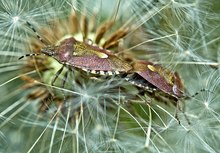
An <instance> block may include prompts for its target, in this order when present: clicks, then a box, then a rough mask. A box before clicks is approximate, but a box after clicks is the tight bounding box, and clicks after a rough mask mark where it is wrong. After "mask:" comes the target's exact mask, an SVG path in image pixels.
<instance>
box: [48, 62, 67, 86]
mask: <svg viewBox="0 0 220 153" xmlns="http://www.w3.org/2000/svg"><path fill="white" fill-rule="evenodd" d="M64 67H65V65H63V66H62V67H61V68H60V69H59V70H58V71H57V72H56V74H55V77H54V78H53V80H52V81H51V85H52V86H53V84H54V82H55V81H56V79H57V78H58V77H59V75H60V74H61V72H62V71H63V68H64Z"/></svg>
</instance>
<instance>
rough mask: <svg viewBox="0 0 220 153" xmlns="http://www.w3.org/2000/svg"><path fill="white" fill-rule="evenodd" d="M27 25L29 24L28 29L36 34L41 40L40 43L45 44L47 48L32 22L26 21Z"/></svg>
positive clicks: (45, 43)
mask: <svg viewBox="0 0 220 153" xmlns="http://www.w3.org/2000/svg"><path fill="white" fill-rule="evenodd" d="M26 23H27V25H28V27H29V28H30V29H31V30H32V31H33V32H34V33H35V35H36V36H37V38H38V39H39V40H40V42H42V44H44V45H45V46H47V45H48V44H47V42H46V41H45V40H44V39H43V38H42V37H41V36H40V35H39V34H38V32H37V31H36V29H35V28H34V26H33V25H32V24H31V23H30V22H28V21H26Z"/></svg>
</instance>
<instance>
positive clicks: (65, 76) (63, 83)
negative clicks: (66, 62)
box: [61, 69, 69, 88]
mask: <svg viewBox="0 0 220 153" xmlns="http://www.w3.org/2000/svg"><path fill="white" fill-rule="evenodd" d="M68 74H69V69H68V71H66V72H65V74H64V77H63V81H62V86H61V87H62V88H64V86H65V84H66V80H67V78H68Z"/></svg>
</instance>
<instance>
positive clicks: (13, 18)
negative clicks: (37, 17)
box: [12, 16, 19, 24]
mask: <svg viewBox="0 0 220 153" xmlns="http://www.w3.org/2000/svg"><path fill="white" fill-rule="evenodd" d="M12 20H13V23H14V24H16V22H18V20H19V16H14V17H12Z"/></svg>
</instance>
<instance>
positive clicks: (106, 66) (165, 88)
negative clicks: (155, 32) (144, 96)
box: [19, 22, 187, 121]
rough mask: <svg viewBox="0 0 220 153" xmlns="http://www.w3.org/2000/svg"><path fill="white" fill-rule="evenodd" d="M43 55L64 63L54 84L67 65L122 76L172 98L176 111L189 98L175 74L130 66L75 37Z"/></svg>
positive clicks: (141, 64)
mask: <svg viewBox="0 0 220 153" xmlns="http://www.w3.org/2000/svg"><path fill="white" fill-rule="evenodd" d="M27 25H28V26H29V27H30V28H31V29H32V30H33V31H34V32H35V33H36V35H37V37H38V39H39V40H40V41H41V42H42V43H44V41H43V39H42V38H41V37H40V36H39V35H38V34H37V32H36V30H35V29H34V28H33V26H32V25H31V24H30V23H29V22H27ZM44 44H45V43H44ZM40 54H44V55H47V56H50V57H52V58H54V59H56V60H57V61H58V62H59V63H61V64H63V67H62V68H61V69H60V70H59V71H57V73H56V76H55V78H54V79H53V81H52V84H53V83H54V82H55V80H56V79H57V77H58V76H59V74H60V73H61V72H62V70H63V68H64V66H67V67H69V68H78V69H81V70H83V71H87V72H90V73H93V74H99V75H113V74H117V75H118V74H123V75H120V76H122V77H125V79H126V80H128V81H129V82H131V83H133V84H135V85H137V86H139V87H141V88H143V89H146V90H147V91H148V92H150V93H155V92H162V93H163V94H164V95H165V96H167V97H168V98H169V99H172V100H174V102H172V103H173V104H174V105H175V106H176V107H177V108H179V106H178V105H179V104H178V101H179V99H182V98H185V97H187V96H186V95H185V93H184V87H183V84H182V81H181V79H180V77H179V75H178V74H177V73H176V72H173V71H170V70H168V69H166V68H164V67H162V66H161V65H159V64H153V63H151V62H148V61H137V62H134V63H133V64H130V63H129V62H127V61H126V60H123V59H121V58H119V57H117V56H116V55H114V54H113V53H111V52H110V51H108V50H106V49H103V48H100V47H98V46H95V45H92V44H89V43H87V42H86V41H83V42H81V41H78V40H76V39H75V38H73V37H69V38H66V39H64V40H62V41H61V42H60V43H59V44H56V45H51V46H49V45H46V47H44V48H42V49H41V53H40ZM36 55H39V54H27V55H25V56H36ZM25 56H22V57H20V58H19V59H21V58H23V57H25ZM65 77H67V74H65ZM63 86H64V83H63ZM164 95H162V96H164ZM152 97H153V98H155V95H152ZM176 117H177V114H176ZM178 121H179V120H178Z"/></svg>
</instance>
